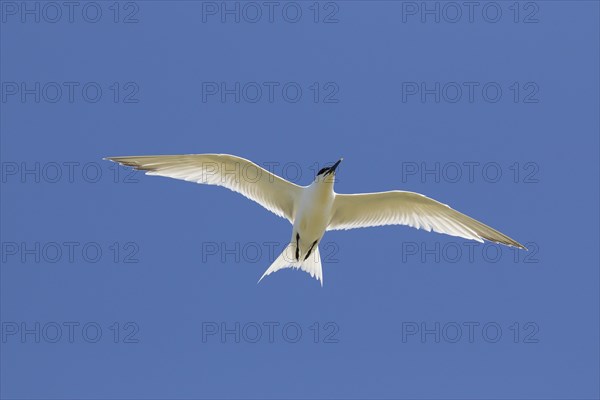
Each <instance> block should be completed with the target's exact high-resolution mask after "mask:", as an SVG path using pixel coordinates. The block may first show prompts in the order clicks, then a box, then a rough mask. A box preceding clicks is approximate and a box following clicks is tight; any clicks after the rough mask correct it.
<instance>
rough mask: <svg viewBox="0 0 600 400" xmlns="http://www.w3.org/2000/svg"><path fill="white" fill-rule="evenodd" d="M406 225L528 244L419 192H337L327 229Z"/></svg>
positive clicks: (456, 234)
mask: <svg viewBox="0 0 600 400" xmlns="http://www.w3.org/2000/svg"><path fill="white" fill-rule="evenodd" d="M383 225H407V226H410V227H413V228H417V229H424V230H426V231H429V232H430V231H434V232H438V233H444V234H447V235H451V236H458V237H462V238H465V239H473V240H477V241H479V242H483V239H485V240H489V241H492V242H496V243H501V244H504V245H507V246H514V247H518V248H521V249H525V247H524V246H523V245H522V244H520V243H518V242H517V241H515V240H513V239H511V238H509V237H508V236H506V235H504V234H503V233H501V232H498V231H497V230H495V229H493V228H490V227H489V226H487V225H485V224H483V223H481V222H479V221H477V220H475V219H473V218H471V217H469V216H467V215H465V214H462V213H460V212H458V211H456V210H453V209H452V208H450V207H449V206H447V205H446V204H442V203H440V202H438V201H435V200H433V199H430V198H429V197H426V196H423V195H422V194H419V193H414V192H403V191H390V192H381V193H363V194H336V197H335V202H334V205H333V216H332V219H331V222H330V223H329V226H328V227H327V230H338V229H354V228H366V227H371V226H383Z"/></svg>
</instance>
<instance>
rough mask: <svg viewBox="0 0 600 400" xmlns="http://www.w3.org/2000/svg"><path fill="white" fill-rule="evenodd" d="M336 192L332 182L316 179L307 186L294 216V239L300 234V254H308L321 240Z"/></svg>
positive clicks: (329, 219) (292, 240)
mask: <svg viewBox="0 0 600 400" xmlns="http://www.w3.org/2000/svg"><path fill="white" fill-rule="evenodd" d="M334 199H335V193H334V192H333V183H332V182H319V181H315V182H313V183H312V184H311V185H310V186H307V187H306V188H305V189H304V190H303V191H302V195H301V196H300V199H299V201H298V210H297V211H296V215H295V218H294V227H293V230H292V239H291V240H290V243H292V242H294V240H295V238H296V233H297V234H299V236H300V240H299V248H300V256H302V255H306V253H307V252H308V249H309V248H310V246H311V245H312V244H313V242H314V241H317V244H318V242H320V241H321V238H322V237H323V234H325V230H326V229H327V226H328V225H329V222H330V221H331V211H332V209H333V201H334Z"/></svg>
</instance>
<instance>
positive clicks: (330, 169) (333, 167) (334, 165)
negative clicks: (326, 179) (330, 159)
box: [325, 158, 344, 175]
mask: <svg viewBox="0 0 600 400" xmlns="http://www.w3.org/2000/svg"><path fill="white" fill-rule="evenodd" d="M343 160H344V159H343V158H340V159H339V160H337V161H336V163H335V164H333V165H332V166H331V168H329V171H327V174H325V175H329V174H331V173H334V172H335V170H336V168H337V167H338V165H340V163H341V162H342V161H343Z"/></svg>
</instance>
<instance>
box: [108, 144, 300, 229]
mask: <svg viewBox="0 0 600 400" xmlns="http://www.w3.org/2000/svg"><path fill="white" fill-rule="evenodd" d="M106 159H107V160H111V161H114V162H117V163H119V164H122V165H127V166H130V167H133V168H135V169H137V170H141V171H146V175H158V176H166V177H169V178H175V179H181V180H184V181H190V182H196V183H204V184H208V185H217V186H223V187H226V188H227V189H230V190H233V191H234V192H238V193H240V194H242V195H244V196H246V197H247V198H249V199H250V200H253V201H255V202H257V203H258V204H260V205H261V206H263V207H264V208H266V209H267V210H269V211H271V212H273V213H274V214H276V215H278V216H280V217H283V218H286V219H288V220H289V221H290V222H292V221H293V218H294V212H295V199H297V198H299V196H300V192H301V190H302V187H300V186H298V185H296V184H294V183H292V182H289V181H287V180H285V179H283V178H280V177H278V176H277V175H274V174H272V173H270V172H269V171H267V170H266V169H264V168H261V167H259V166H258V165H256V164H254V163H253V162H251V161H249V160H246V159H244V158H241V157H236V156H232V155H228V154H184V155H168V156H131V157H107V158H106Z"/></svg>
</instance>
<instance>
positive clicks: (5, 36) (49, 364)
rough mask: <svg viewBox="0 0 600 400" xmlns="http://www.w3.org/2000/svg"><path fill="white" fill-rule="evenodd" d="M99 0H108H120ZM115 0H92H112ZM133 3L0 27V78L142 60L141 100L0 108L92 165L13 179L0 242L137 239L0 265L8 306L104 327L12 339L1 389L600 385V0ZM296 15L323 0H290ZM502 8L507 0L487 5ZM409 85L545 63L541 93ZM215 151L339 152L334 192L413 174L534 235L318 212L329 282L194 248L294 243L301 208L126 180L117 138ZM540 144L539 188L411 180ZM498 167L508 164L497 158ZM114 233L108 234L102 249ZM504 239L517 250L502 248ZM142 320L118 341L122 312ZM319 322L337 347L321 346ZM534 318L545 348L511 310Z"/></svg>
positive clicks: (401, 391)
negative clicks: (241, 91)
mask: <svg viewBox="0 0 600 400" xmlns="http://www.w3.org/2000/svg"><path fill="white" fill-rule="evenodd" d="M111 3H112V2H111ZM111 3H102V4H103V7H104V11H105V12H107V7H108V6H109V5H110V4H111ZM137 4H138V5H139V12H138V14H137V18H138V19H139V22H138V23H136V24H122V23H118V24H114V23H112V22H111V20H110V18H109V17H105V18H103V19H102V21H101V22H99V23H97V24H90V23H85V22H82V21H81V18H78V19H77V20H76V22H74V23H72V24H69V23H67V22H65V21H64V20H63V21H61V22H60V23H57V24H50V23H40V24H36V23H25V24H22V23H19V22H18V21H16V20H15V19H14V17H11V18H9V19H8V20H7V21H6V22H4V23H2V27H1V36H2V37H1V41H0V44H1V56H2V57H1V80H2V81H4V82H6V81H15V82H21V81H26V82H35V81H40V82H48V81H58V82H62V81H80V82H87V81H96V82H99V83H101V84H102V85H103V87H105V88H106V87H107V86H108V85H109V84H111V83H112V82H116V81H118V82H121V83H124V82H128V81H134V82H137V84H138V85H139V88H140V91H139V93H138V94H137V98H139V100H140V101H139V103H136V104H123V103H118V104H115V103H113V102H112V101H111V100H110V94H109V93H110V92H109V91H108V90H106V91H105V92H104V97H103V98H102V100H101V101H100V102H98V103H96V104H90V103H87V102H85V101H81V99H79V100H77V101H75V102H74V103H73V104H70V103H68V102H66V101H64V100H63V101H61V102H59V103H56V104H49V103H46V102H41V103H39V104H36V103H34V102H32V101H27V102H26V103H21V102H20V101H18V99H17V100H15V99H14V98H12V99H11V100H8V101H6V102H3V103H2V104H1V106H2V113H1V158H2V161H3V162H17V163H20V162H28V163H35V162H40V163H48V162H59V163H61V162H65V161H77V162H80V163H82V164H83V163H86V162H97V163H101V165H102V166H103V168H104V169H103V174H104V175H103V177H102V179H101V180H100V181H99V182H98V183H96V184H90V183H87V182H85V181H83V180H82V179H81V178H76V180H75V182H74V183H69V182H67V181H66V180H65V179H63V180H61V181H60V182H59V183H55V184H52V183H48V182H42V183H34V182H32V180H31V179H27V181H26V182H25V183H22V182H20V180H19V179H18V178H14V177H10V178H8V179H7V181H6V182H5V183H3V184H2V196H1V204H2V205H1V207H2V209H1V210H2V215H1V216H2V228H1V234H2V241H3V242H27V243H34V242H42V243H45V242H52V241H56V242H62V241H80V242H82V243H83V242H88V241H95V242H99V243H102V246H104V250H106V249H107V246H108V244H110V243H112V242H114V241H118V242H120V243H125V242H127V241H134V242H136V243H137V244H138V245H139V253H138V255H137V257H138V258H139V260H140V262H139V263H136V264H125V263H114V262H112V261H111V259H110V258H109V257H104V258H103V259H102V261H101V262H99V263H96V264H93V263H85V262H81V260H80V262H76V263H72V264H71V263H68V262H67V261H65V260H64V259H63V260H61V261H60V262H58V263H55V264H51V263H44V262H41V263H39V264H36V263H33V262H26V263H22V262H20V261H19V259H18V258H17V257H10V258H8V259H7V262H5V263H3V264H2V267H1V319H2V321H3V322H7V321H8V322H11V321H13V322H15V321H16V322H27V323H29V324H33V323H34V322H35V321H39V322H40V323H42V324H44V323H47V322H49V321H56V322H59V323H62V322H64V321H79V322H80V323H82V324H83V323H85V322H88V321H95V322H97V323H99V324H100V325H101V326H102V327H103V328H104V336H103V338H102V340H101V341H100V342H99V343H96V344H90V343H86V342H84V341H82V340H81V339H77V340H76V341H75V343H68V342H66V341H65V339H64V338H63V340H61V342H59V343H56V344H52V343H47V342H44V341H42V342H41V343H34V342H33V341H32V340H31V339H29V340H27V341H26V342H25V343H21V342H20V341H19V340H18V338H16V337H11V338H9V339H8V340H7V342H6V343H2V344H1V380H0V383H1V395H2V397H3V398H173V397H176V398H205V397H210V398H220V397H225V398H244V397H251V398H263V397H266V398H270V397H278V398H279V397H292V398H313V397H319V398H331V397H338V398H339V397H344V398H352V397H370V398H598V396H599V395H600V393H599V386H598V376H599V374H600V370H599V343H598V337H599V299H598V294H599V273H598V266H599V263H598V261H599V260H598V243H599V235H598V221H599V216H598V204H599V199H598V193H599V191H598V163H599V155H598V154H599V139H598V137H599V122H598V109H599V105H600V104H599V97H598V88H599V81H598V71H599V68H600V67H599V63H598V61H599V54H598V52H599V30H598V21H599V19H598V17H599V9H598V3H597V2H595V1H575V2H566V1H565V2H561V1H541V2H538V3H537V5H538V6H539V12H538V14H537V18H538V19H539V23H535V24H523V23H513V22H512V15H509V14H505V15H504V16H503V18H502V20H501V21H500V22H499V23H496V24H491V23H487V22H485V21H483V20H482V19H481V17H480V16H478V17H477V18H476V20H475V22H474V23H467V22H465V21H464V17H463V21H462V22H461V23H457V24H451V23H440V24H435V23H425V24H423V23H420V22H418V20H417V19H416V18H415V17H411V18H410V19H409V20H408V22H407V23H402V16H401V15H402V14H401V11H402V7H401V3H400V2H398V3H394V2H389V1H378V2H366V1H365V2H361V1H342V2H338V3H337V4H338V5H339V12H338V14H337V18H338V19H339V22H338V23H336V24H323V23H318V24H315V23H313V22H312V20H311V17H309V16H308V15H305V16H304V17H303V19H302V21H301V22H300V23H297V24H290V23H286V22H283V21H282V20H281V18H280V17H278V19H277V22H276V23H273V24H269V23H267V22H264V21H262V22H260V23H257V24H249V23H240V24H234V23H226V24H222V23H219V22H217V21H216V20H215V18H212V19H209V22H207V23H202V14H201V3H200V2H191V1H180V2H166V1H164V2H162V1H141V2H138V3H137ZM302 4H303V8H304V11H305V12H308V11H307V8H308V6H309V5H310V4H311V3H302ZM499 4H502V7H503V10H504V11H505V12H506V13H508V6H509V5H510V4H512V2H510V3H508V2H501V3H499ZM204 81H217V82H220V81H227V82H234V81H240V82H248V81H258V82H262V81H280V82H287V81H296V82H299V83H301V84H302V85H303V87H305V88H306V87H307V86H308V85H310V84H311V83H312V82H315V81H318V82H321V83H324V82H330V81H332V82H336V83H337V84H338V85H339V88H340V91H339V93H338V95H337V98H338V99H339V100H340V101H339V102H338V103H337V104H323V103H318V104H315V103H314V102H312V101H310V94H309V93H310V92H308V91H305V96H304V97H303V99H302V101H300V102H298V103H296V104H290V103H287V102H285V101H281V99H279V100H277V101H275V102H274V103H272V104H271V103H268V102H266V101H262V102H259V103H257V104H250V103H244V102H241V103H239V104H236V103H233V102H231V101H229V102H227V103H221V102H219V101H214V100H212V101H209V102H207V103H203V102H202V96H201V83H202V82H204ZM405 81H418V82H420V81H427V82H435V81H440V82H449V81H457V82H463V81H480V82H488V81H496V82H500V83H501V84H502V86H503V88H504V89H506V88H507V87H508V86H509V85H510V84H511V83H512V82H514V81H519V82H523V83H524V82H529V81H532V82H536V83H537V84H538V86H539V88H540V92H539V93H538V95H537V98H539V100H540V101H539V102H538V103H535V104H523V103H514V102H513V101H512V98H511V97H510V95H509V93H510V92H509V91H508V90H506V91H505V94H504V96H503V98H502V101H500V102H498V103H495V104H491V103H487V102H485V101H481V99H479V100H477V101H475V102H474V103H472V104H471V103H468V102H466V101H464V100H463V101H461V102H459V103H457V104H451V103H447V102H441V103H439V104H436V103H434V102H432V101H428V102H427V103H421V102H419V101H408V102H406V103H403V102H402V97H401V83H402V82H405ZM205 152H223V153H231V154H236V155H241V156H243V157H246V158H249V159H251V160H254V161H256V162H258V163H265V162H270V161H273V162H279V163H281V164H283V163H286V162H296V163H299V164H300V165H301V166H302V167H303V168H304V169H303V175H302V178H301V179H300V180H299V181H298V183H301V184H305V185H306V184H308V183H309V182H310V181H311V178H312V171H311V170H310V169H309V168H308V167H309V166H311V165H313V164H314V163H320V164H323V163H327V162H332V161H335V160H336V159H337V158H339V157H340V156H343V157H344V158H345V161H344V163H343V165H342V168H341V169H340V175H339V177H340V181H339V182H338V184H337V186H336V190H337V191H338V192H342V193H344V192H348V193H352V192H366V191H379V190H389V189H405V190H414V191H418V192H421V193H425V194H427V195H429V196H431V197H434V198H436V199H439V200H440V201H443V202H445V203H448V204H450V205H452V206H454V207H455V208H457V209H459V210H461V211H464V212H466V213H468V214H470V215H472V216H474V217H476V218H478V219H481V220H483V221H484V222H486V223H488V224H490V225H491V226H493V227H496V228H498V229H500V230H501V231H503V232H505V233H507V234H509V235H510V236H512V237H514V238H515V239H517V240H519V241H521V242H533V243H534V244H536V245H537V246H538V248H539V251H538V253H537V254H536V256H535V258H536V259H537V260H539V262H537V263H523V262H517V263H515V262H514V261H513V260H512V258H511V257H509V256H505V257H503V258H502V259H501V261H500V262H498V263H489V262H485V260H482V258H481V257H480V256H479V257H478V258H477V259H476V262H473V263H471V262H468V260H466V258H465V257H463V258H461V260H460V261H459V262H457V263H449V262H444V261H443V260H442V262H440V263H436V262H433V261H431V260H429V261H427V262H424V263H423V262H421V261H420V260H419V259H418V258H417V257H413V258H409V260H408V261H407V262H402V259H401V256H400V254H401V243H403V242H407V241H414V242H417V243H421V242H424V243H426V244H427V245H429V246H434V245H435V243H441V244H442V245H443V244H445V243H449V242H458V243H462V241H460V240H458V241H457V239H455V238H451V237H443V236H441V235H436V234H432V233H426V232H421V231H416V230H412V229H408V228H403V227H386V228H377V229H375V228H374V229H365V230H356V231H349V232H331V233H328V234H327V235H326V237H325V239H324V240H325V241H330V242H334V243H335V244H336V245H337V246H338V249H339V252H338V253H337V255H336V256H335V258H336V259H337V260H339V262H324V266H323V268H324V278H325V282H324V283H325V286H324V287H323V288H321V287H320V285H319V284H318V283H316V282H315V281H314V280H313V279H310V277H309V276H308V275H306V274H304V273H302V272H298V271H290V270H287V271H282V272H278V273H277V274H274V275H272V276H270V277H268V279H266V280H265V281H263V282H261V284H260V285H256V280H257V278H258V277H260V275H261V274H262V273H263V271H264V270H265V269H266V268H267V267H268V265H269V263H270V260H269V259H268V258H267V257H265V256H263V257H262V258H260V259H259V260H258V261H257V262H244V261H243V260H242V261H240V262H235V261H233V260H231V257H230V258H229V260H228V262H221V260H220V259H219V258H218V257H210V258H208V260H207V261H206V262H203V253H202V244H203V243H207V242H226V243H227V244H228V246H233V244H234V243H235V242H240V243H241V244H242V245H243V244H245V243H249V242H257V243H263V242H270V241H278V242H281V243H283V242H285V241H287V240H288V239H289V235H290V225H289V224H288V223H287V222H286V221H284V220H283V219H279V218H277V217H276V216H274V215H272V214H269V213H268V212H267V211H265V210H263V209H261V208H260V207H259V206H257V205H255V204H253V203H251V202H249V201H247V200H245V199H244V198H243V197H241V196H239V195H235V194H232V193H230V192H228V191H226V190H224V189H220V188H214V187H202V186H198V185H193V184H190V183H185V182H180V181H175V180H168V179H163V178H155V177H146V176H143V175H141V174H138V175H136V177H137V178H138V179H139V182H138V183H135V184H124V183H117V184H116V183H113V182H112V175H110V174H111V173H112V172H111V171H112V170H110V169H109V168H110V165H108V163H107V164H104V162H102V161H101V158H102V157H106V156H109V155H144V154H177V153H205ZM406 161H411V162H412V161H415V162H428V163H434V162H436V161H439V162H450V161H456V162H459V163H460V162H464V161H479V162H482V163H485V162H490V161H494V162H498V163H500V164H501V165H502V166H504V167H506V166H508V165H511V164H512V163H514V162H520V163H525V162H535V163H536V164H537V165H538V166H539V172H538V173H537V175H536V177H537V178H538V179H539V183H535V184H524V183H519V184H516V183H513V182H512V180H511V179H509V178H506V179H504V178H503V179H502V180H501V181H500V182H499V183H497V184H490V183H487V182H485V181H483V180H482V179H476V181H475V182H474V183H468V182H467V181H465V180H464V179H463V180H462V181H461V182H459V183H449V182H446V181H442V182H439V183H436V182H433V181H432V180H431V179H427V180H426V181H425V182H421V181H420V180H418V179H408V180H404V182H403V179H402V178H401V165H402V164H401V163H402V162H406ZM503 172H504V173H505V174H507V173H510V171H509V170H508V169H505V170H504V171H503ZM106 251H107V250H106ZM506 254H512V252H510V253H506ZM116 321H118V322H120V323H125V322H127V321H133V322H135V323H137V324H138V326H139V332H138V333H137V334H136V337H137V338H138V339H139V343H137V344H126V343H119V344H114V343H112V341H111V340H112V337H111V336H110V335H111V333H110V331H108V329H107V328H106V327H107V326H108V325H110V324H112V323H113V322H116ZM206 321H215V322H218V323H220V322H226V323H228V324H229V326H233V324H234V323H235V322H236V321H237V322H240V323H241V324H242V325H243V324H245V323H248V322H257V323H259V324H262V323H263V322H266V321H275V322H279V323H280V324H285V323H286V322H296V323H298V324H300V325H301V326H302V327H303V332H304V335H303V337H302V340H301V341H300V342H299V343H296V344H290V343H287V342H285V341H284V340H282V339H281V337H280V336H279V337H278V338H276V340H275V343H268V342H267V341H266V340H265V339H264V338H263V340H262V341H260V342H259V343H255V344H253V343H248V342H246V341H243V340H242V342H241V343H235V342H233V341H232V340H228V341H227V342H226V343H221V342H220V341H219V340H218V339H217V338H211V339H210V340H208V341H207V342H206V343H203V342H202V340H201V329H202V323H203V322H206ZM328 321H332V322H334V323H335V324H337V326H338V327H339V332H337V334H336V336H335V337H336V338H337V339H338V340H339V342H338V343H317V344H315V343H313V342H312V332H311V331H309V327H310V326H311V325H312V324H313V323H315V322H319V323H320V324H321V325H323V324H324V323H326V322H328ZM407 321H412V322H417V323H420V322H427V323H428V324H430V326H431V325H432V324H433V323H435V322H436V321H437V322H440V323H441V324H444V323H447V322H458V323H462V322H465V321H477V322H479V323H481V324H484V323H486V322H490V321H493V322H497V323H498V324H500V325H501V326H502V327H503V329H504V331H503V336H502V340H500V341H499V342H498V343H487V342H486V341H484V340H482V339H481V337H480V336H479V337H478V338H477V339H476V340H475V341H474V343H469V342H468V341H466V340H465V339H464V338H463V339H462V340H461V341H460V342H459V343H454V344H453V343H448V342H447V341H444V340H442V341H441V342H440V343H435V342H433V341H432V340H431V338H429V339H428V340H427V341H426V343H421V341H420V340H419V339H418V338H416V337H415V338H411V339H410V340H408V341H407V342H406V343H403V342H402V340H401V338H402V323H403V322H407ZM514 322H519V323H521V324H524V323H526V322H535V323H536V324H537V326H539V332H538V333H537V334H536V338H537V339H538V340H539V342H538V343H529V344H528V343H522V340H521V343H513V341H512V333H511V332H510V331H509V330H508V326H510V325H511V324H513V323H514Z"/></svg>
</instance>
